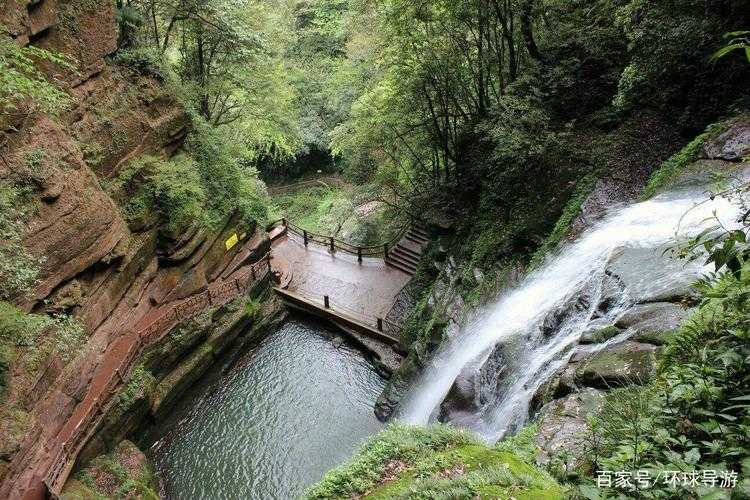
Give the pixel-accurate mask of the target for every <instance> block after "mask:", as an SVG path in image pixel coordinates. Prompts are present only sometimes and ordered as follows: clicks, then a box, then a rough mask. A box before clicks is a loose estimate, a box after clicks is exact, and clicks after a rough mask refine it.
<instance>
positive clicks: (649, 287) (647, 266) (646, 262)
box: [606, 247, 701, 303]
mask: <svg viewBox="0 0 750 500" xmlns="http://www.w3.org/2000/svg"><path fill="white" fill-rule="evenodd" d="M664 250H665V249H663V248H630V247H622V248H619V249H617V250H615V251H614V252H613V254H612V256H611V257H610V260H609V262H608V263H607V268H606V269H607V273H610V274H611V275H613V276H617V278H618V279H619V280H620V281H621V283H622V284H623V287H624V293H626V294H627V296H628V298H629V299H630V300H631V301H632V302H635V303H644V302H674V301H680V300H685V299H688V300H695V299H697V297H698V294H697V292H696V290H695V289H694V288H693V283H694V282H695V280H696V279H697V278H698V277H700V274H701V266H700V264H698V263H697V262H694V263H689V264H687V265H686V264H685V262H684V261H680V260H677V259H672V258H670V257H669V256H668V255H665V254H664Z"/></svg>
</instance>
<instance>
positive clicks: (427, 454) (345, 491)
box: [306, 425, 563, 499]
mask: <svg viewBox="0 0 750 500" xmlns="http://www.w3.org/2000/svg"><path fill="white" fill-rule="evenodd" d="M448 492H450V497H451V498H511V497H514V498H517V499H521V498H528V499H532V498H534V499H554V498H563V490H562V488H561V487H560V486H559V485H558V484H557V483H556V482H555V481H554V479H552V478H551V477H550V476H549V475H548V474H547V473H546V472H544V471H542V470H540V469H538V468H536V467H534V466H532V465H529V464H528V463H527V462H525V461H524V460H522V459H521V458H520V457H519V456H518V455H516V454H515V453H512V452H510V451H508V449H507V448H503V447H497V448H493V447H490V446H487V445H485V444H482V443H480V442H479V441H478V440H477V438H476V437H474V436H473V435H471V434H470V433H468V432H465V431H462V430H459V429H455V428H452V427H449V426H443V425H438V426H434V427H431V428H421V427H411V426H405V425H391V426H390V427H388V428H387V429H386V430H385V431H383V432H381V433H380V434H379V435H378V436H375V437H374V438H372V439H371V440H370V441H369V442H368V443H367V444H365V445H364V446H363V447H362V449H361V450H360V452H359V453H358V454H357V456H356V457H355V458H354V459H353V460H352V461H351V462H349V463H348V464H346V465H344V466H342V467H340V468H338V469H335V470H333V471H331V472H329V473H328V474H326V476H325V477H324V478H323V480H322V481H321V482H319V483H318V484H316V485H314V486H313V487H312V488H310V489H309V490H308V491H307V494H306V496H307V498H347V497H352V496H356V497H357V498H369V499H391V498H410V499H411V498H425V499H429V498H436V496H445V495H446V494H447V493H448Z"/></svg>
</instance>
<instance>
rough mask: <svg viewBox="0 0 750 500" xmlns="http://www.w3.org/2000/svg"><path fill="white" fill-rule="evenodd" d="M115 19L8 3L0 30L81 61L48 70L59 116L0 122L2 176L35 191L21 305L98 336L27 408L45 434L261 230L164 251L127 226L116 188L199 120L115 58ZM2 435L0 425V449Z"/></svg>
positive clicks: (90, 8) (24, 1)
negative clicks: (33, 282)
mask: <svg viewBox="0 0 750 500" xmlns="http://www.w3.org/2000/svg"><path fill="white" fill-rule="evenodd" d="M114 15H115V13H114V3H112V2H92V1H90V0H66V1H62V0H35V1H29V0H20V1H11V0H6V1H2V0H0V24H3V25H5V26H7V27H8V29H9V31H10V32H11V33H12V34H13V35H14V36H15V37H16V39H17V42H19V43H21V44H25V43H33V44H34V45H35V46H38V47H42V48H47V49H50V50H54V51H55V52H58V53H62V54H63V55H67V56H68V57H70V58H71V59H72V60H75V61H76V65H77V71H76V72H75V73H68V72H66V71H64V70H61V69H59V68H53V67H51V66H47V65H44V66H43V68H42V69H43V70H44V71H46V72H47V73H48V74H49V76H51V77H53V78H55V80H56V81H58V82H60V84H61V85H62V87H63V89H64V90H65V91H66V92H68V93H69V94H70V95H71V98H72V99H71V101H72V103H71V106H70V108H69V109H68V110H67V111H65V112H64V113H63V114H62V115H60V116H59V117H57V118H54V119H53V118H51V117H47V116H36V115H30V116H28V117H24V118H23V119H21V120H18V121H17V122H13V125H15V127H16V128H17V129H18V130H17V131H10V130H6V128H5V124H0V126H2V127H3V132H7V133H6V135H5V136H4V138H3V139H4V144H3V151H2V156H3V161H0V180H7V181H9V182H12V183H20V184H23V185H25V186H29V187H30V189H31V202H32V204H33V208H34V210H33V211H32V215H31V218H30V221H29V223H28V229H27V232H26V234H25V239H24V244H25V246H26V247H27V248H28V249H29V250H30V252H31V253H32V254H34V255H36V256H40V257H41V256H43V257H44V260H43V262H42V264H41V271H42V272H41V276H40V278H41V282H40V284H39V287H38V288H37V289H36V290H35V291H34V293H33V295H32V296H31V297H30V299H29V300H28V301H27V302H26V303H24V304H22V306H23V308H24V309H26V310H34V311H37V312H61V311H62V312H67V313H70V314H73V315H74V316H75V317H77V318H78V319H80V320H81V322H82V323H83V324H84V326H85V330H86V332H87V333H88V334H89V335H90V338H89V340H88V343H87V345H86V346H85V348H84V349H83V350H82V352H81V354H80V355H79V356H78V357H77V358H76V359H74V360H73V361H72V362H71V363H69V364H68V365H67V366H66V367H65V368H64V369H63V370H61V373H60V376H59V377H57V379H56V380H49V381H46V380H45V386H44V387H39V388H38V389H39V390H38V391H36V390H35V392H34V398H32V399H31V400H29V401H24V402H23V404H24V405H25V408H27V409H28V415H27V416H26V418H25V425H28V426H31V425H32V424H33V423H38V424H40V425H42V426H43V432H44V433H45V435H54V434H55V433H56V432H57V431H59V429H60V427H61V425H62V424H63V423H64V422H65V421H66V420H67V418H68V417H69V415H70V414H71V412H72V411H73V409H74V408H75V406H76V404H77V403H78V401H80V400H81V398H82V397H83V395H84V394H86V392H87V390H88V386H89V383H90V381H91V378H92V374H93V372H94V370H95V369H96V367H97V366H98V364H99V363H100V361H101V360H102V359H103V356H104V353H106V352H107V349H108V347H109V346H110V344H111V342H113V341H115V340H117V339H118V338H119V337H120V336H122V335H123V334H125V333H127V330H128V329H130V328H133V327H134V326H135V325H134V323H135V321H136V320H138V319H140V318H142V317H143V316H144V315H145V314H146V313H148V312H149V311H150V310H151V309H153V308H154V306H156V305H158V304H161V303H163V302H164V301H168V300H172V299H173V298H179V297H184V296H186V295H189V294H190V293H192V292H194V291H196V290H200V289H202V288H203V287H204V285H205V282H206V281H207V280H209V281H211V280H214V279H216V278H217V277H218V276H220V275H222V273H224V272H225V271H226V270H227V268H228V267H229V266H230V265H232V262H233V259H234V258H235V257H239V256H238V252H239V251H240V247H241V246H242V245H238V246H237V247H236V249H235V250H233V251H232V252H227V251H226V248H225V247H224V241H225V240H226V238H227V237H228V236H229V234H231V233H233V232H235V231H238V233H243V232H244V233H247V235H248V236H249V237H252V236H253V234H254V232H255V229H256V228H255V227H238V221H237V219H235V218H228V219H227V220H226V221H225V224H224V226H223V227H220V228H219V229H218V230H211V231H202V232H199V231H195V232H193V234H194V237H190V238H185V240H184V241H182V240H181V241H170V242H169V245H167V246H168V247H166V246H165V247H163V248H159V243H160V241H159V240H158V238H157V236H158V234H157V229H156V228H155V227H153V224H149V223H145V224H143V225H141V226H139V227H136V226H133V227H129V226H128V224H127V223H126V222H125V221H124V219H123V217H122V215H121V212H120V208H119V207H118V205H117V204H116V202H115V201H114V200H113V198H112V197H111V196H110V193H109V192H108V191H107V189H106V185H107V183H108V182H109V181H110V180H111V178H112V177H114V176H116V175H117V174H118V173H119V172H120V170H121V168H122V167H123V166H124V165H126V164H127V163H128V162H129V161H130V160H132V159H134V158H137V157H139V156H141V155H152V156H157V157H169V156H171V155H172V154H174V153H175V152H176V151H177V150H178V149H179V148H180V147H181V145H182V142H183V140H184V138H185V135H186V133H187V130H188V128H189V126H190V123H189V119H188V118H187V115H186V113H185V110H184V109H183V107H182V106H181V105H180V104H179V103H177V102H176V101H175V99H173V98H172V97H171V96H170V95H169V94H168V92H166V91H165V89H164V88H163V86H162V85H161V83H160V82H159V81H157V80H155V79H153V78H151V77H147V76H143V75H138V74H134V73H132V72H131V71H130V70H128V69H126V68H123V67H119V66H116V65H114V64H112V63H110V62H108V61H107V60H106V56H108V55H110V54H112V53H113V52H114V51H115V50H116V48H117V47H116V39H117V23H116V21H115V19H114ZM147 222H148V221H147ZM252 242H253V244H255V249H256V250H257V251H258V252H261V251H262V249H263V248H264V247H265V248H267V241H266V240H264V239H263V238H262V237H259V238H258V239H257V241H256V240H252ZM250 246H252V245H251V244H248V245H244V246H243V251H247V252H249V253H248V254H247V255H246V256H245V257H247V258H251V256H252V255H256V254H257V253H256V254H253V249H252V248H249V247H250ZM188 271H189V272H188ZM183 276H186V277H185V278H182V277H183ZM214 347H216V346H214ZM217 349H218V347H217ZM13 382H14V381H11V384H13ZM5 403H6V404H8V405H10V404H16V403H17V401H6V402H5ZM5 437H6V433H5V432H4V431H3V430H2V429H0V441H3V439H4V438H5ZM10 448H12V449H11V452H13V453H15V451H17V450H15V448H14V447H10ZM14 450H15V451H14ZM6 451H7V450H5V449H3V452H4V453H5V452H6ZM13 453H11V454H13ZM5 455H8V453H5ZM3 458H11V457H9V456H8V457H6V456H4V457H3ZM0 479H4V478H3V471H2V470H0ZM0 486H1V487H5V484H3V485H0Z"/></svg>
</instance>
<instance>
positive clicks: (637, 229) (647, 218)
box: [397, 189, 738, 441]
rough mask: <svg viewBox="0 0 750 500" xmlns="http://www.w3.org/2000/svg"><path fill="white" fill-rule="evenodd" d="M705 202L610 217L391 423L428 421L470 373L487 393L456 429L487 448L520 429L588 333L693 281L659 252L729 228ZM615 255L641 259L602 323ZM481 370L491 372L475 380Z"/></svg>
mask: <svg viewBox="0 0 750 500" xmlns="http://www.w3.org/2000/svg"><path fill="white" fill-rule="evenodd" d="M707 198H708V196H707V195H706V193H705V191H704V190H703V189H685V190H682V191H679V192H674V193H670V194H665V195H661V196H658V197H656V198H654V199H652V200H649V201H645V202H641V203H635V204H633V205H630V206H627V207H623V208H620V209H617V210H614V211H613V212H612V213H610V214H609V215H608V216H607V217H606V218H605V219H604V220H602V221H601V222H600V223H598V224H596V225H595V226H594V227H592V228H591V229H589V230H587V231H586V232H585V233H584V234H583V235H582V236H581V237H580V238H578V240H577V241H576V242H574V243H572V244H569V245H566V246H565V247H564V248H563V249H562V250H561V252H560V253H559V254H558V255H557V256H556V257H554V258H552V259H550V260H548V261H547V262H546V263H545V265H544V266H542V267H541V268H540V269H539V270H537V271H535V272H533V273H531V274H530V275H529V276H528V277H527V278H526V279H525V280H524V281H523V282H522V283H521V284H520V285H519V286H517V287H516V288H515V289H513V290H511V291H509V292H507V293H505V294H503V295H502V296H500V297H499V298H498V300H497V301H496V302H495V303H494V304H491V305H489V306H487V307H486V308H485V310H484V311H483V312H482V314H481V315H480V316H479V317H478V318H476V319H475V320H474V321H472V322H470V323H469V324H468V325H467V326H466V327H465V328H463V330H462V331H461V332H460V333H459V334H457V335H456V336H455V337H454V338H453V339H451V340H450V341H448V342H447V343H446V345H444V347H443V348H441V349H440V350H439V351H438V353H437V354H436V356H435V357H434V359H433V361H432V362H431V364H430V365H429V366H428V367H427V368H426V369H425V371H424V373H423V375H422V377H421V378H420V379H419V380H418V381H417V382H416V383H415V384H414V386H413V387H412V388H411V389H410V391H409V393H408V394H407V396H406V398H405V399H404V401H403V402H402V404H401V407H400V408H399V409H398V410H397V417H398V418H399V419H400V420H402V421H406V422H411V423H416V424H426V423H428V422H431V421H434V420H435V419H437V418H438V416H439V412H440V405H441V403H442V402H443V401H444V399H445V398H446V395H448V393H449V390H450V389H451V387H452V386H453V384H454V382H455V381H456V380H457V378H458V377H461V376H465V375H466V373H467V372H472V370H473V373H475V374H476V373H479V374H480V375H479V376H475V378H474V380H475V381H476V380H478V381H479V382H478V383H469V384H466V385H467V386H472V385H474V386H482V387H483V388H484V389H485V391H484V393H482V397H481V398H480V397H477V398H475V400H476V401H479V402H480V403H481V404H480V405H478V406H480V407H479V408H474V409H473V411H470V412H469V413H470V414H469V415H468V416H465V418H462V419H460V421H455V423H457V424H459V425H462V426H466V427H470V428H472V429H474V430H475V431H477V432H479V433H480V434H481V435H483V436H484V437H485V438H486V439H487V440H488V441H496V440H497V439H500V438H501V437H502V436H503V435H504V434H505V433H506V432H509V431H513V430H514V429H516V428H518V426H519V425H522V424H523V423H524V421H525V420H526V419H527V417H528V408H529V402H530V400H531V398H532V397H533V395H534V393H535V392H536V390H537V388H538V387H539V386H540V384H542V383H543V382H544V381H545V380H546V379H548V378H549V377H550V376H552V375H553V374H554V373H555V372H556V371H557V370H558V369H559V368H560V367H562V366H564V365H565V364H566V363H567V361H568V359H569V358H570V356H571V353H572V352H573V349H572V348H573V347H574V346H575V345H576V344H577V343H578V339H579V338H580V336H581V334H582V332H583V331H584V330H585V329H586V328H587V327H589V326H590V325H592V324H594V322H598V324H600V325H602V326H604V325H607V324H611V323H612V322H614V320H615V319H617V317H618V315H620V314H622V313H623V312H624V311H625V310H627V309H628V308H629V307H630V306H632V305H633V303H634V302H636V301H637V300H638V298H639V297H644V296H651V297H654V296H657V295H658V294H659V292H660V290H664V289H667V288H668V287H670V286H673V285H674V283H675V281H682V282H684V283H687V282H690V281H692V280H694V279H695V278H697V277H698V276H699V275H700V273H701V272H702V271H703V267H702V265H701V263H693V264H689V265H685V264H684V263H683V262H676V261H670V259H669V258H668V257H664V256H663V251H664V249H665V247H666V246H667V245H669V244H670V243H671V242H672V241H674V238H675V235H676V234H678V233H679V234H680V235H681V236H685V235H695V234H697V233H698V232H700V231H701V229H702V228H704V227H706V225H707V224H710V222H707V221H706V219H709V218H711V217H712V214H713V212H714V211H717V213H718V214H719V216H720V217H721V218H722V219H723V223H724V224H726V225H727V226H732V225H733V223H735V222H736V221H735V219H736V217H737V210H738V209H737V208H736V207H735V206H733V205H732V204H731V203H729V202H728V201H727V200H726V199H723V198H716V199H715V200H713V201H708V200H707ZM714 222H715V221H714ZM623 254H628V255H641V256H642V259H641V260H640V261H637V262H635V263H630V264H629V265H630V269H629V274H630V275H632V276H636V277H637V278H638V279H637V281H635V282H634V281H633V280H631V281H630V282H628V283H625V285H627V286H622V283H614V285H615V286H620V287H621V288H618V289H617V290H616V293H614V294H612V295H613V296H614V298H615V300H614V302H615V303H614V304H610V305H609V306H608V308H607V310H606V311H605V312H604V313H602V312H601V308H600V306H601V304H602V301H603V294H604V293H606V290H605V289H606V288H607V286H610V285H612V283H611V282H612V281H616V280H617V277H615V278H612V274H613V273H608V272H606V271H607V270H608V266H609V265H610V263H611V262H612V261H613V260H617V258H618V256H622V255H623ZM608 280H609V281H608ZM620 281H622V280H620ZM608 283H609V284H608ZM550 320H551V321H550ZM550 324H552V325H553V327H552V328H550V327H549V325H550ZM616 340H622V339H616ZM498 359H499V361H497V360H498ZM488 360H489V361H490V363H489V369H485V370H484V371H482V368H483V367H485V366H487V364H488ZM488 372H489V373H488ZM487 386H491V390H490V391H488V390H487ZM480 391H481V389H480ZM488 392H489V394H488Z"/></svg>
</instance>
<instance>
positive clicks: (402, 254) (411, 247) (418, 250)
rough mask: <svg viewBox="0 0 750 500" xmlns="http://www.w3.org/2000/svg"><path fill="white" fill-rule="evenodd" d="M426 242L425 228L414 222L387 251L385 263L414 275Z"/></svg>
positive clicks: (427, 239)
mask: <svg viewBox="0 0 750 500" xmlns="http://www.w3.org/2000/svg"><path fill="white" fill-rule="evenodd" d="M428 242H429V237H428V234H427V229H426V228H425V227H424V225H422V224H421V223H419V222H414V223H413V224H412V225H411V227H409V230H408V231H406V233H405V234H404V236H403V237H402V238H401V240H400V241H399V242H398V243H396V245H395V246H393V247H392V248H391V249H390V250H389V251H388V255H387V256H386V259H385V263H386V264H387V265H389V266H391V267H393V268H396V269H398V270H399V271H403V272H405V273H406V274H408V275H409V276H414V274H415V273H416V272H417V266H418V265H419V260H420V259H421V258H422V253H423V251H424V249H425V248H426V247H427V244H428Z"/></svg>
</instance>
